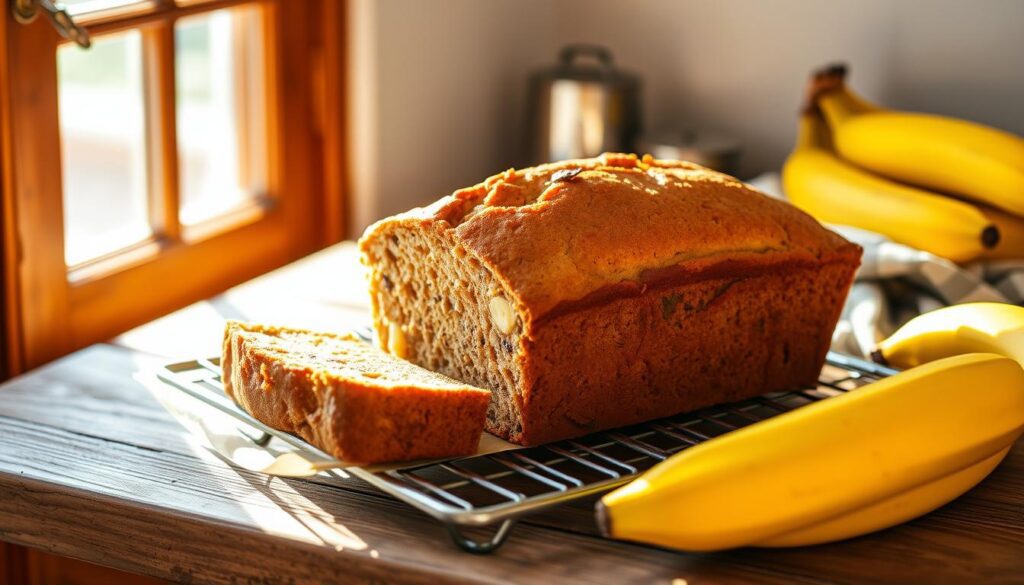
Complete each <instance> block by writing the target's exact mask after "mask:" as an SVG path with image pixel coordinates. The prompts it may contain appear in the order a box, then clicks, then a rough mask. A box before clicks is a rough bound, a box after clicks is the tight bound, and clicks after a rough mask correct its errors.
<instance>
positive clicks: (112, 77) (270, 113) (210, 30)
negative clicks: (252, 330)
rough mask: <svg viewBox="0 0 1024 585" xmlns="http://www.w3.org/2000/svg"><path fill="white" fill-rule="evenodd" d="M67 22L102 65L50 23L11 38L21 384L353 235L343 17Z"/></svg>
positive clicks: (10, 233)
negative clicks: (344, 131)
mask: <svg viewBox="0 0 1024 585" xmlns="http://www.w3.org/2000/svg"><path fill="white" fill-rule="evenodd" d="M10 4H13V2H12V3H8V6H6V7H5V8H6V9H7V10H8V12H9V11H10V10H11V9H12V7H11V6H10ZM64 5H65V6H66V8H67V11H68V12H69V13H70V14H71V15H72V16H73V17H74V18H75V20H76V22H78V23H80V24H82V25H83V27H84V28H85V29H86V30H88V32H89V34H90V37H91V41H92V46H91V47H90V48H89V49H82V48H80V47H79V46H77V45H75V44H74V43H71V42H69V41H66V40H64V39H62V38H61V37H60V36H59V35H58V34H57V33H56V31H55V30H54V29H53V27H52V26H51V25H50V23H49V22H48V20H47V19H46V18H36V19H35V20H34V21H33V22H31V23H29V24H20V23H18V22H16V21H15V19H14V18H13V15H12V14H11V13H8V14H5V15H4V26H3V28H2V30H0V85H2V89H3V93H2V95H3V102H2V106H3V107H2V108H0V112H2V118H0V132H2V134H3V136H2V138H3V143H2V145H3V148H2V150H3V154H4V156H3V159H2V160H3V165H4V166H3V171H4V172H3V177H4V183H3V186H2V194H3V203H4V207H3V212H4V213H3V215H4V217H3V220H4V224H3V228H4V230H3V242H2V244H3V245H2V247H0V250H3V252H4V276H5V288H4V291H3V292H4V296H3V298H4V299H5V308H6V311H5V315H4V317H5V319H6V321H7V329H8V331H9V332H11V334H9V335H7V336H6V337H5V340H6V342H7V345H8V351H9V352H11V353H12V356H13V359H11V360H9V361H10V362H11V364H9V365H11V366H12V369H13V370H15V371H18V370H20V369H24V368H26V367H32V366H34V365H38V364H40V363H43V362H45V361H48V360H49V359H52V358H54V357H57V356H59V355H62V354H64V353H67V352H68V351H71V350H73V349H76V348H78V347H82V346H84V345H87V344H89V343H93V342H96V341H100V340H103V339H106V338H109V337H111V336H113V335H116V334H117V333H119V332H121V331H124V330H126V329H128V328H130V327H132V326H135V325H138V324H140V323H142V322H145V321H146V320H149V319H152V318H154V317H156V316H158V315H160V314H162V313H165V312H167V311H169V310H172V309H174V308H177V307H180V306H183V305H185V304H188V303H190V302H193V301H195V300H198V299H200V298H203V297H205V296H209V295H212V294H215V293H216V292H219V291H221V290H223V289H225V288H227V287H229V286H231V285H234V284H237V283H238V282H241V281H243V280H245V279H247V278H251V277H253V276H255V275H257V274H259V273H261V272H265V271H267V270H269V269H271V268H274V267H277V266H280V265H282V264H284V263H286V262H289V261H291V260H293V259H295V258H297V257H299V256H302V255H304V254H306V253H308V252H310V251H312V250H314V249H316V248H318V247H322V246H323V245H325V244H327V243H330V242H333V241H337V240H338V239H340V237H341V235H342V234H341V226H342V225H343V224H342V218H341V216H340V215H341V211H340V210H341V209H342V207H343V206H342V204H341V202H340V197H341V189H340V176H341V175H340V173H339V172H338V169H337V167H338V166H340V165H341V164H342V160H341V149H340V148H339V147H338V145H339V144H340V143H341V140H342V137H341V136H340V124H339V123H338V120H339V119H340V114H339V112H340V111H342V108H341V107H340V105H332V106H331V107H327V104H340V103H341V97H342V96H341V92H340V90H339V88H340V82H339V78H340V77H341V74H342V70H341V69H342V65H341V58H340V46H341V36H342V34H343V31H342V27H341V24H342V22H341V8H340V7H339V6H338V5H337V3H336V2H334V1H332V0H322V1H312V0H309V1H301V2H300V1H293V2H285V1H284V0H249V1H244V0H208V1H203V0H178V1H176V2H175V1H172V0H141V1H132V0H73V1H65V2H64Z"/></svg>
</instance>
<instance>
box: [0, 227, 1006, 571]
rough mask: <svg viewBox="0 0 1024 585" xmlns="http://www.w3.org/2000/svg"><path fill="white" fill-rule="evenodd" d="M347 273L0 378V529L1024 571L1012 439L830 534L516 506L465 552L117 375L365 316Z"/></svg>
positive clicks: (208, 544)
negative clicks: (278, 328)
mask: <svg viewBox="0 0 1024 585" xmlns="http://www.w3.org/2000/svg"><path fill="white" fill-rule="evenodd" d="M359 274H360V272H359V269H358V266H357V265H356V253H355V250H354V248H353V246H352V245H351V244H344V245H339V246H335V247H332V248H331V249H329V250H327V251H324V252H321V253H318V254H316V255H314V256H312V257H310V258H308V259H306V260H303V261H301V262H299V263H297V264H295V265H292V266H289V267H286V268H284V269H281V270H280V271H277V272H275V273H272V274H269V275H267V276H264V277H261V278H259V279H256V280H255V281H252V282H250V283H248V284H246V285H243V286H241V287H238V288H236V289H233V290H232V291H229V292H228V293H226V294H225V295H221V296H219V297H216V298H214V299H211V300H210V301H207V302H206V303H201V304H199V305H195V306H193V307H190V308H189V309H186V310H183V311H181V312H179V313H177V314H175V315H172V316H170V317H168V318H166V319H163V320H160V321H158V322H155V323H153V324H151V325H149V326H146V327H143V328H141V329H139V330H136V331H133V332H130V333H128V334H126V335H124V336H121V337H119V338H118V339H117V340H115V342H114V343H113V344H103V345H96V346H92V347H90V348H88V349H85V350H82V351H80V352H77V353H75V354H72V355H71V356H68V357H66V358H64V359H61V360H58V361H57V362H54V363H52V364H50V365H48V366H46V367H43V368H41V369H38V370H36V371H33V372H31V373H29V374H27V375H25V376H22V377H20V378H17V379H15V380H12V381H10V382H9V383H7V384H5V385H3V386H0V540H7V541H10V542H16V543H19V544H24V545H27V546H31V547H35V548H37V549H41V550H45V551H47V552H50V553H55V554H59V555H64V556H70V557H74V558H77V559H82V560H87V561H89V562H93V563H99V564H102V565H106V566H111V567H116V568H119V569H123V570H127V571H132V572H136V573H142V574H146V575H151V576H155V577H159V578H164V579H171V580H175V581H182V582H187V581H193V582H212V583H231V582H260V583H290V582H295V583H298V582H324V581H338V580H345V581H350V582H376V583H390V582H401V583H427V582H430V583H496V582H517V583H556V582H557V583H663V584H671V583H680V582H679V581H674V580H675V579H684V580H685V582H687V583H958V584H962V583H1015V582H1016V583H1019V582H1020V581H1021V576H1022V575H1024V554H1021V553H1022V550H1024V445H1022V444H1018V445H1017V446H1016V448H1015V449H1014V450H1012V451H1011V453H1010V455H1009V456H1008V457H1007V459H1006V460H1005V462H1004V463H1003V464H1002V465H1001V466H1000V467H999V468H998V469H997V470H996V471H995V472H994V473H993V474H992V475H991V476H990V477H989V478H988V479H987V480H986V481H985V482H984V483H982V484H981V485H980V486H978V487H977V488H976V489H975V490H972V491H971V492H970V493H968V494H966V495H965V496H964V497H962V498H960V499H959V500H957V501H956V502H954V503H952V504H950V505H948V506H946V507H944V508H942V509H940V510H938V511H936V512H934V513H932V514H929V515H927V516H925V517H923V518H921V519H918V520H916V521H913V522H910V523H908V524H905V525H903V526H899V527H896V528H893V529H890V530H886V531H883V532H881V533H878V534H874V535H870V536H866V537H862V538H858V539H853V540H850V541H847V542H842V543H836V544H831V545H824V546H817V547H809V548H803V549H783V550H757V549H743V550H738V551H730V552H724V553H716V554H685V553H679V552H674V551H668V550H662V549H657V548H652V547H644V546H638V545H632V544H627V543H620V542H614V541H609V540H606V539H603V538H601V537H599V536H598V535H597V534H596V531H595V527H594V523H593V515H592V504H593V501H592V500H590V501H580V502H576V503H573V504H570V505H567V506H562V507H560V508H556V509H552V510H549V511H546V512H543V513H541V514H538V515H535V516H532V517H528V518H526V519H524V520H523V521H521V522H520V524H519V525H518V526H517V527H516V528H515V529H514V531H513V533H512V536H511V538H510V540H509V542H508V543H507V544H506V545H505V547H503V548H502V549H500V550H499V551H498V552H497V553H495V554H493V555H490V556H474V555H469V554H466V553H463V552H460V551H459V550H458V549H456V548H455V547H454V545H453V544H452V543H451V542H450V541H449V539H448V537H447V534H446V533H445V532H444V530H443V529H442V527H441V526H440V525H439V524H438V523H436V522H435V521H433V520H432V519H430V518H428V517H427V516H426V515H424V514H421V513H419V512H417V511H416V510H414V509H412V508H410V507H408V506H407V505H405V504H403V503H401V502H398V501H396V500H394V499H392V498H390V497H388V496H385V495H383V494H381V493H380V492H378V491H377V490H375V489H374V488H373V487H371V486H369V485H367V484H365V483H364V482H361V481H358V480H354V479H341V478H336V477H327V476H319V477H316V478H312V479H310V480H283V479H280V478H266V477H263V476H259V475H257V474H253V473H250V472H247V471H243V470H239V469H237V468H234V467H231V466H230V465H228V464H226V463H225V462H224V461H222V460H221V459H219V458H218V457H216V456H215V455H213V454H211V453H209V452H207V451H205V450H204V449H202V448H200V447H198V446H197V445H196V444H195V443H194V442H193V441H191V440H190V438H189V437H188V435H187V434H186V433H185V431H184V429H183V428H182V427H180V426H179V425H178V423H177V422H176V421H175V420H174V419H173V418H172V417H171V416H170V415H169V414H167V413H166V412H165V411H164V410H163V408H162V407H161V406H160V404H159V402H158V401H157V400H156V399H155V398H154V397H153V396H152V395H151V394H150V393H149V391H148V390H147V389H146V388H145V387H144V386H142V385H140V384H139V383H137V382H135V381H133V380H132V378H131V375H132V373H133V372H135V371H138V370H140V369H146V368H150V367H153V366H154V365H158V364H160V363H162V362H163V361H164V360H166V359H167V357H165V356H168V355H171V354H174V353H175V352H180V351H183V350H187V349H188V348H189V347H190V346H193V347H200V346H203V345H204V344H207V343H209V339H207V338H209V337H213V338H214V339H215V340H216V339H219V333H220V331H219V327H220V322H219V319H222V318H223V316H221V314H222V313H223V314H226V315H227V316H236V315H234V314H232V312H238V313H243V314H245V316H248V317H250V318H254V319H263V318H270V317H272V319H271V320H273V321H278V322H281V323H285V324H287V323H299V324H308V323H309V322H310V321H313V320H316V319H320V320H321V321H326V322H329V323H334V324H338V325H339V326H340V325H341V323H342V322H343V321H344V320H346V319H347V320H350V321H352V322H354V323H355V322H358V321H359V320H360V319H362V320H365V319H366V308H365V301H364V300H363V294H364V293H363V292H362V287H363V286H364V284H363V281H362V279H361V278H358V275H359ZM282 298H288V299H290V300H291V302H289V303H281V302H279V301H280V299H282ZM217 307H219V309H218V308H217ZM217 311H220V312H219V313H218V312H217ZM183 324H184V325H183Z"/></svg>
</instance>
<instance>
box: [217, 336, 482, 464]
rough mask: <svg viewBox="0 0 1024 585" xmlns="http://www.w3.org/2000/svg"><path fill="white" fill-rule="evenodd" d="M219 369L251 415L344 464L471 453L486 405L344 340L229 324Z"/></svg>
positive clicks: (431, 375)
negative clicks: (298, 438)
mask: <svg viewBox="0 0 1024 585" xmlns="http://www.w3.org/2000/svg"><path fill="white" fill-rule="evenodd" d="M221 365H222V368H223V374H222V375H223V381H224V387H225V391H226V392H227V394H228V395H229V396H231V397H232V398H233V399H234V400H235V402H236V403H238V404H239V405H240V406H241V407H242V408H244V409H245V410H246V411H248V412H249V413H250V414H252V415H253V416H254V417H256V418H257V419H259V420H260V421H262V422H264V423H266V424H268V425H270V426H272V427H274V428H275V429H278V430H282V431H286V432H291V433H295V434H297V435H299V436H300V437H302V438H303V439H305V440H307V441H309V442H310V443H312V444H313V445H315V446H317V447H319V448H320V449H322V450H324V451H326V452H328V453H330V454H332V455H333V456H335V457H337V458H339V459H342V460H344V461H347V462H352V463H374V462H383V461H400V460H413V459H422V458H429V457H445V456H455V455H467V454H471V453H473V452H475V450H476V447H477V444H478V442H479V439H480V434H481V432H482V430H483V425H484V419H485V413H486V410H487V405H488V403H489V401H490V392H489V391H487V390H483V389H480V388H476V387H473V386H470V385H468V384H465V383H463V382H457V381H455V380H453V379H451V378H449V377H447V376H444V375H442V374H438V373H435V372H432V371H428V370H425V369H423V368H421V367H418V366H416V365H414V364H411V363H409V362H406V361H404V360H401V359H398V358H396V357H393V356H391V355H389V354H387V353H385V352H383V351H381V350H380V349H378V348H376V347H374V346H372V345H369V344H367V343H364V342H362V341H361V340H359V339H357V338H355V337H353V336H351V335H336V334H329V333H316V332H311V331H307V330H302V329H291V328H286V327H274V326H265V325H254V324H246V323H240V322H236V321H229V322H228V324H227V326H226V328H225V335H224V351H223V354H222V364H221Z"/></svg>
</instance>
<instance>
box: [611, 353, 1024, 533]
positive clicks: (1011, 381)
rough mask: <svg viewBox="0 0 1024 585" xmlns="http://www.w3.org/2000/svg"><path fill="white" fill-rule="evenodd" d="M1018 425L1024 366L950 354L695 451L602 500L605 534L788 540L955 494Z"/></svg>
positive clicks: (900, 516) (869, 527) (854, 526)
mask: <svg viewBox="0 0 1024 585" xmlns="http://www.w3.org/2000/svg"><path fill="white" fill-rule="evenodd" d="M1022 430H1024V371H1022V370H1021V367H1020V365H1019V364H1017V363H1016V362H1014V361H1013V360H1010V359H1008V358H1005V357H1001V356H996V355H992V354H969V355H961V356H955V357H950V358H946V359H943V360H940V361H936V362H933V363H930V364H926V365H923V366H920V367H918V368H914V369H912V370H908V371H905V372H901V373H899V374H897V375H895V376H891V377H889V378H886V379H883V380H881V381H878V382H875V383H872V384H870V385H868V386H865V387H863V388H861V389H859V390H857V391H854V392H850V393H848V394H844V395H842V396H837V397H835V398H830V399H828V400H824V401H821V402H817V403H814V404H810V405H808V406H805V407H803V408H800V409H797V410H795V411H792V412H788V413H785V414H782V415H779V416H777V417H774V418H771V419H768V420H766V421H763V422H760V423H756V424H754V425H751V426H749V427H746V428H743V429H740V430H738V431H734V432H732V433H729V434H727V435H723V436H721V437H718V438H715V439H713V440H711V441H708V442H706V443H703V444H701V445H698V446H696V447H692V448H690V449H687V450H686V451H683V452H682V453H679V454H678V455H675V456H674V457H672V458H670V459H668V460H666V461H665V462H663V463H661V464H659V465H657V466H655V467H654V468H652V469H651V470H650V471H648V472H647V473H645V474H644V475H643V476H641V477H640V478H639V479H637V480H635V481H634V482H632V483H630V484H628V485H626V486H624V487H622V488H620V489H618V490H616V491H614V492H612V493H610V494H608V495H606V496H605V497H604V498H603V499H602V501H601V503H600V504H599V514H598V515H599V518H601V523H602V528H603V529H604V530H605V532H606V533H607V534H609V535H611V536H613V537H616V538H622V539H625V540H634V541H640V542H647V543H652V544H657V545H662V546H668V547H673V548H680V549H685V550H698V551H708V550H720V549H726V548H732V547H738V546H750V545H752V546H795V545H806V544H816V543H820V542H826V541H831V540H836V539H842V538H848V537H852V536H856V535H859V534H863V533H865V532H869V531H873V530H878V529H881V528H885V527H888V526H892V525H895V524H898V523H900V522H904V521H906V520H908V519H910V518H913V517H915V516H918V515H920V514H923V513H925V512H928V511H930V510H933V509H935V508H936V507H938V506H941V505H942V504H944V503H946V502H948V501H950V500H952V499H953V498H955V497H956V496H958V495H960V494H962V493H963V492H964V491H966V490H967V489H969V488H970V487H971V486H973V485H974V484H975V483H977V482H978V481H980V480H981V479H982V478H984V477H985V476H986V475H987V474H988V473H989V471H991V470H992V469H993V468H994V467H995V466H996V465H997V464H998V463H999V461H1000V460H1002V458H1003V456H1004V455H1005V454H1006V452H1007V451H1008V449H1009V446H1010V445H1012V444H1013V442H1014V441H1015V440H1016V438H1017V437H1018V436H1020V434H1021V432H1022Z"/></svg>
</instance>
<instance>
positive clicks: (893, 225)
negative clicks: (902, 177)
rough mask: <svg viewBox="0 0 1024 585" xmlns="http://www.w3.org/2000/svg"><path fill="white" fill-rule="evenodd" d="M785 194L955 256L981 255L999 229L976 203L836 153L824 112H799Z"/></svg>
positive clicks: (829, 217)
mask: <svg viewBox="0 0 1024 585" xmlns="http://www.w3.org/2000/svg"><path fill="white" fill-rule="evenodd" d="M782 184H783V189H784V190H785V191H786V196H787V197H788V198H789V200H790V201H791V202H792V203H794V204H795V205H796V206H797V207H800V208H802V209H803V210H804V211H807V212H808V213H810V214H811V215H813V216H814V217H816V218H817V219H818V220H820V221H824V222H832V223H841V224H846V225H852V226H855V227H859V228H863V229H867V230H871V231H874V232H878V233H881V234H884V235H886V236H888V237H889V238H891V239H893V240H894V241H897V242H901V243H904V244H907V245H908V246H912V247H914V248H918V249H921V250H926V251H928V252H932V253H933V254H937V255H939V256H942V257H945V258H949V259H950V260H953V261H955V262H966V261H968V260H972V259H974V258H976V257H978V256H979V255H980V254H981V253H982V251H984V250H985V249H987V248H990V247H992V246H994V245H995V244H996V242H998V240H999V232H998V230H997V229H996V228H995V227H993V225H992V223H991V222H990V221H989V220H988V218H986V217H985V216H984V215H983V214H982V213H981V211H979V210H978V209H977V208H976V207H975V206H973V205H971V204H969V203H965V202H963V201H957V200H954V199H950V198H949V197H944V196H941V195H937V194H935V193H931V192H928V191H925V190H923V189H917V188H915V187H910V186H908V185H901V184H898V183H895V182H893V181H890V180H888V179H885V178H882V177H878V176H875V175H872V174H871V173H868V172H866V171H864V170H861V169H859V168H857V167H855V166H854V165H852V164H850V163H847V162H845V161H843V160H842V159H840V158H839V157H838V156H836V154H835V152H833V151H832V146H831V142H830V138H829V134H828V128H827V127H826V125H825V121H824V120H823V119H822V118H821V116H820V115H819V114H817V113H815V112H807V113H804V114H803V115H801V117H800V130H799V137H798V140H797V145H796V149H795V150H794V151H793V153H792V154H791V155H790V156H789V158H788V159H787V160H786V164H785V166H784V167H783V169H782Z"/></svg>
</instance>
